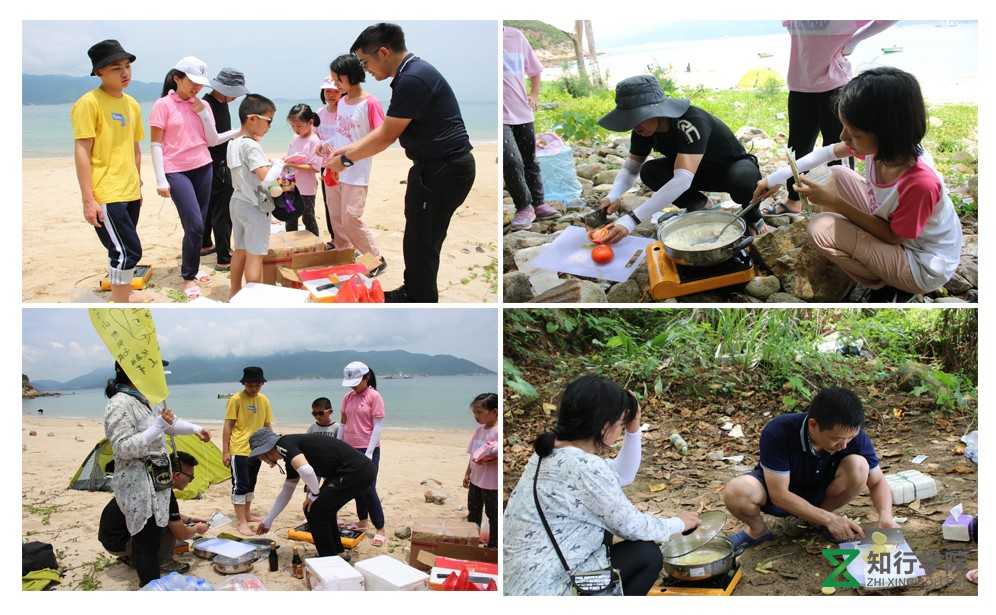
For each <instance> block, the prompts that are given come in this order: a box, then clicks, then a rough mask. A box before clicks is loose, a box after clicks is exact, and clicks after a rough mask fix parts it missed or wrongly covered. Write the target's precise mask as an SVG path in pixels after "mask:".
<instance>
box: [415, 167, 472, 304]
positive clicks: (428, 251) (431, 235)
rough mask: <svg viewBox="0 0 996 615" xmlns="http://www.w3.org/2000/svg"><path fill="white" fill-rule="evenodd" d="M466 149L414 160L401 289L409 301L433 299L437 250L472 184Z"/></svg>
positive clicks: (436, 297) (437, 294) (437, 296)
mask: <svg viewBox="0 0 996 615" xmlns="http://www.w3.org/2000/svg"><path fill="white" fill-rule="evenodd" d="M475 174H476V167H475V163H474V157H473V156H472V155H471V153H470V152H467V153H466V154H461V155H459V156H457V157H455V158H452V159H450V160H447V161H433V162H418V161H416V163H415V165H414V166H413V167H412V168H411V169H410V170H409V171H408V187H407V189H406V190H405V236H404V240H403V253H404V257H405V275H404V279H405V291H406V294H407V295H408V299H409V301H411V302H413V303H416V302H417V303H437V302H438V301H439V290H438V288H437V287H436V278H437V277H438V275H439V254H440V252H441V251H442V249H443V241H445V240H446V231H447V230H448V229H449V227H450V220H451V219H452V218H453V214H454V212H456V210H457V207H460V205H462V204H463V202H464V200H465V199H466V198H467V195H468V194H469V193H470V189H471V187H472V186H473V185H474V177H475Z"/></svg>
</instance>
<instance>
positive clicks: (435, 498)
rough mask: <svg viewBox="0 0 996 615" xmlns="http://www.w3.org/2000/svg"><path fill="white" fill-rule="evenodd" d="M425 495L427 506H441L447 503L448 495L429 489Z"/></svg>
mask: <svg viewBox="0 0 996 615" xmlns="http://www.w3.org/2000/svg"><path fill="white" fill-rule="evenodd" d="M424 495H425V501H426V503H427V504H437V505H440V506H441V505H443V504H445V503H446V495H444V494H442V493H439V492H438V491H435V490H433V489H427V490H426V492H425V494H424Z"/></svg>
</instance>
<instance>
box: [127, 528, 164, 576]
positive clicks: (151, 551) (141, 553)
mask: <svg viewBox="0 0 996 615" xmlns="http://www.w3.org/2000/svg"><path fill="white" fill-rule="evenodd" d="M165 531H166V528H164V527H159V526H158V525H156V516H155V515H152V516H151V517H149V519H148V520H147V521H146V522H145V527H143V528H142V530H141V531H140V532H139V533H137V534H135V535H134V536H132V537H131V548H132V552H131V557H132V561H133V562H134V563H135V570H136V572H138V585H139V587H145V585H146V584H148V582H149V581H154V580H156V579H158V578H159V546H160V543H161V542H162V539H163V532H165Z"/></svg>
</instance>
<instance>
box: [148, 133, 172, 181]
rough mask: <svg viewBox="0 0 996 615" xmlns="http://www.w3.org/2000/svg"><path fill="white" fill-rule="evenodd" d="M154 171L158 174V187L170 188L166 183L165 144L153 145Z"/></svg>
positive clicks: (154, 143)
mask: <svg viewBox="0 0 996 615" xmlns="http://www.w3.org/2000/svg"><path fill="white" fill-rule="evenodd" d="M152 170H153V171H155V173H156V187H157V188H169V182H168V181H166V163H164V162H163V144H162V143H156V142H153V143H152Z"/></svg>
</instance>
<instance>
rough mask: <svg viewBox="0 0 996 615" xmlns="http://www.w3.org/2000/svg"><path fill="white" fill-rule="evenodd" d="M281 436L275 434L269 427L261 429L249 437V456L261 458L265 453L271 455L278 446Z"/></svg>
mask: <svg viewBox="0 0 996 615" xmlns="http://www.w3.org/2000/svg"><path fill="white" fill-rule="evenodd" d="M279 439H280V436H278V435H277V434H275V433H273V430H272V429H270V428H269V427H260V428H259V429H257V430H256V431H254V432H253V434H252V435H251V436H249V449H250V450H249V456H250V457H259V456H260V455H262V454H264V453H269V452H270V451H272V450H273V448H274V447H275V446H276V445H277V440H279Z"/></svg>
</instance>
